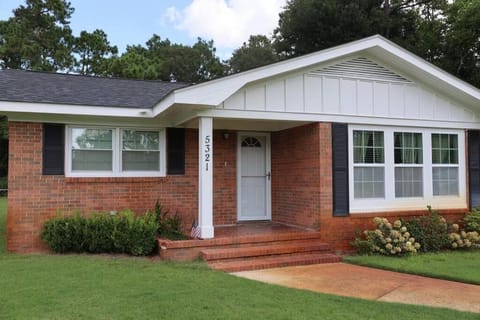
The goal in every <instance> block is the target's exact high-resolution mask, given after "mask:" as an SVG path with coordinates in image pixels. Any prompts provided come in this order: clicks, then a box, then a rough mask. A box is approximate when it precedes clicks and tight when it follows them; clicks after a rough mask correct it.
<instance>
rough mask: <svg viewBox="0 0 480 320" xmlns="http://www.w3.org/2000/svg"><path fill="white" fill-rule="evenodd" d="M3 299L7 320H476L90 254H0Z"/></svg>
mask: <svg viewBox="0 0 480 320" xmlns="http://www.w3.org/2000/svg"><path fill="white" fill-rule="evenodd" d="M5 202H6V201H5V199H0V223H4V221H5V211H6V210H5ZM2 228H3V229H0V230H4V227H2ZM1 236H2V238H1V239H2V243H1V245H2V246H3V245H4V244H3V242H4V231H2V233H1ZM0 301H1V303H0V318H2V319H385V317H386V315H388V318H389V319H402V320H403V319H478V314H473V313H464V312H457V311H453V310H448V309H438V308H429V307H420V306H410V305H399V304H389V303H383V302H372V301H366V300H359V299H351V298H343V297H337V296H333V295H325V294H318V293H314V292H309V291H302V290H294V289H289V288H284V287H279V286H274V285H268V284H263V283H259V282H255V281H250V280H246V279H242V278H237V277H234V276H231V275H228V274H224V273H221V272H215V271H211V270H209V269H208V268H206V267H205V266H204V265H203V264H201V263H188V264H173V263H164V262H160V261H151V260H149V259H145V258H124V257H122V258H118V257H117V258H115V257H109V256H89V255H18V254H5V253H2V254H0Z"/></svg>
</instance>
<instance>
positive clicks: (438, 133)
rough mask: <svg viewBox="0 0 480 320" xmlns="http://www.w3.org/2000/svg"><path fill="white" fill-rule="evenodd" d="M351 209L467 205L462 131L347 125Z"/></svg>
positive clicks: (463, 134)
mask: <svg viewBox="0 0 480 320" xmlns="http://www.w3.org/2000/svg"><path fill="white" fill-rule="evenodd" d="M348 143H349V147H348V148H349V152H348V163H349V165H348V174H349V177H350V179H349V195H350V198H349V207H350V212H351V213H355V212H374V211H389V210H423V209H425V208H426V206H427V205H431V206H432V207H434V208H442V207H443V208H465V207H466V203H467V202H466V176H465V159H464V157H463V156H462V154H464V153H465V133H464V131H462V130H455V129H449V130H446V129H445V130H442V129H428V128H410V127H408V128H407V127H405V128H399V127H386V126H364V125H349V129H348Z"/></svg>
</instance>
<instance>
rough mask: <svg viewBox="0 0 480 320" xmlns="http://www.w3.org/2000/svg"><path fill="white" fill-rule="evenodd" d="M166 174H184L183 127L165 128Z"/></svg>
mask: <svg viewBox="0 0 480 320" xmlns="http://www.w3.org/2000/svg"><path fill="white" fill-rule="evenodd" d="M167 174H185V129H183V128H167Z"/></svg>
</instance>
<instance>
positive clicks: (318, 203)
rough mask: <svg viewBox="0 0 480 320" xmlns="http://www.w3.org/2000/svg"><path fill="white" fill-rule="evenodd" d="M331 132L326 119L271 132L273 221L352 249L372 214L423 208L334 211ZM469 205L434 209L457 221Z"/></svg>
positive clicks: (394, 216) (404, 214)
mask: <svg viewBox="0 0 480 320" xmlns="http://www.w3.org/2000/svg"><path fill="white" fill-rule="evenodd" d="M332 192H333V191H332V136H331V125H330V124H329V123H314V124H309V125H304V126H300V127H296V128H293V129H288V130H284V131H280V132H276V133H272V220H273V221H277V222H281V223H286V224H291V225H297V226H303V227H307V228H312V229H314V230H318V231H320V232H321V238H322V240H323V241H325V242H327V243H331V244H333V245H334V246H335V249H336V250H339V251H351V250H352V249H353V248H352V246H351V245H350V242H351V241H352V240H353V238H354V235H355V232H356V231H357V230H362V231H363V230H365V229H372V228H373V222H372V221H373V218H374V217H377V216H383V217H387V218H388V219H390V220H391V221H393V220H395V219H398V218H403V219H406V220H408V219H410V218H412V217H413V216H420V215H425V214H428V211H427V210H426V209H425V210H418V211H404V212H383V213H382V212H377V213H358V214H351V215H350V216H347V217H334V216H333V202H332ZM467 210H468V209H467V208H465V209H460V210H439V213H440V214H442V215H443V216H444V217H445V218H446V219H447V220H448V221H450V222H458V220H459V219H461V218H462V217H463V215H464V213H465V212H466V211H467Z"/></svg>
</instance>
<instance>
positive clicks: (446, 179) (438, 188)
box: [432, 133, 458, 196]
mask: <svg viewBox="0 0 480 320" xmlns="http://www.w3.org/2000/svg"><path fill="white" fill-rule="evenodd" d="M432 183H433V195H435V196H446V195H458V136H457V135H456V134H438V133H436V134H432Z"/></svg>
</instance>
